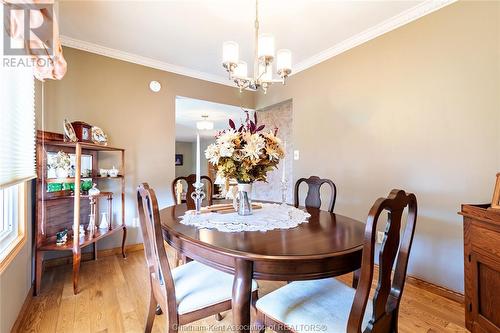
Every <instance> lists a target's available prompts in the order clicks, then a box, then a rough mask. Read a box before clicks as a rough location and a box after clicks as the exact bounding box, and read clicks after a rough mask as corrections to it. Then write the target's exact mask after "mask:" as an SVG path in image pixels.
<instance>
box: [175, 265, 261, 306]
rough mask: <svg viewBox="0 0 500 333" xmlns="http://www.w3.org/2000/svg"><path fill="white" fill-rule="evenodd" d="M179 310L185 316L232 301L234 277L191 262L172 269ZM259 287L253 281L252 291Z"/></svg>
mask: <svg viewBox="0 0 500 333" xmlns="http://www.w3.org/2000/svg"><path fill="white" fill-rule="evenodd" d="M172 277H173V279H174V285H175V297H176V298H177V310H178V312H179V314H184V313H188V312H192V311H195V310H199V309H202V308H205V307H207V306H210V305H214V304H217V303H220V302H223V301H226V300H230V299H231V297H232V290H233V279H234V276H233V275H231V274H228V273H224V272H221V271H219V270H216V269H214V268H211V267H208V266H206V265H203V264H201V263H199V262H196V261H191V262H189V263H187V264H184V265H181V266H179V267H176V268H174V269H172ZM257 288H258V285H257V282H256V281H255V280H252V291H255V290H257Z"/></svg>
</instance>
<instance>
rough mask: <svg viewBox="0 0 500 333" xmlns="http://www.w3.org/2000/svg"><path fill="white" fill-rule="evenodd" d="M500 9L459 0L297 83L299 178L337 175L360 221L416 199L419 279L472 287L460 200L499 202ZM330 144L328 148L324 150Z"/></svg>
mask: <svg viewBox="0 0 500 333" xmlns="http://www.w3.org/2000/svg"><path fill="white" fill-rule="evenodd" d="M499 22H500V2H488V3H486V2H466V3H464V2H459V3H456V4H453V5H450V6H448V7H445V8H444V9H441V10H439V11H437V12H435V13H433V14H430V15H428V16H425V17H423V18H421V19H419V20H417V21H415V22H413V23H410V24H408V25H406V26H404V27H401V28H399V29H397V30H395V31H393V32H390V33H388V34H386V35H383V36H381V37H379V38H377V39H375V40H372V41H370V42H368V43H366V44H363V45H361V46H359V47H356V48H354V49H352V50H350V51H348V52H345V53H343V54H341V55H339V56H337V57H334V58H332V59H330V60H328V61H325V62H323V63H321V64H319V65H317V66H314V67H312V68H310V69H308V70H306V71H304V72H301V73H298V74H297V75H295V76H293V77H291V79H290V80H289V82H288V83H287V85H286V86H284V87H272V88H271V89H270V90H269V92H268V93H267V95H259V96H258V99H257V103H256V104H257V105H256V107H257V108H261V107H264V106H267V105H271V104H274V103H277V102H280V101H283V100H286V99H290V98H292V99H293V108H294V122H293V124H294V127H293V133H294V144H295V147H296V148H295V149H299V150H300V155H301V158H300V160H299V161H296V162H295V164H294V176H295V177H296V178H298V177H301V176H307V175H311V174H316V175H320V176H323V177H329V178H332V179H333V180H334V181H335V182H336V184H337V186H338V190H339V196H338V201H337V206H336V211H337V212H338V213H341V214H346V215H350V216H353V217H356V218H358V219H363V220H364V219H365V218H366V214H367V212H368V210H369V208H370V206H371V205H372V203H373V202H374V200H375V199H376V198H377V197H380V196H383V195H387V194H388V192H389V191H390V190H391V189H392V188H403V189H405V190H408V191H411V192H414V193H415V194H416V195H417V197H418V202H419V217H418V225H417V231H416V236H415V242H414V246H413V251H412V254H411V258H410V267H409V272H410V274H412V275H414V276H418V277H422V278H424V279H426V280H428V281H430V282H434V283H437V284H439V285H443V286H447V287H449V288H451V289H454V290H458V291H461V290H463V252H462V251H463V241H462V223H461V217H460V216H458V215H457V211H459V209H460V204H461V203H467V202H469V203H470V202H473V203H474V202H488V201H490V200H491V194H492V187H493V178H494V175H495V173H496V172H497V171H499V170H500V158H499V156H500V155H499V154H500V144H499V143H500V134H499V133H500V32H499ZM320 147H321V148H320Z"/></svg>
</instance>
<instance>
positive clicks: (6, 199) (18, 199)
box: [0, 183, 27, 272]
mask: <svg viewBox="0 0 500 333" xmlns="http://www.w3.org/2000/svg"><path fill="white" fill-rule="evenodd" d="M26 204H27V202H26V183H21V184H17V185H12V186H9V187H6V188H4V189H0V272H2V271H3V269H4V268H5V267H7V265H8V264H9V263H10V261H11V260H12V259H13V258H14V256H15V255H16V254H17V252H18V250H19V249H20V248H21V247H22V246H23V245H24V242H25V241H26V223H27V220H26V215H27V214H26V208H27V207H26Z"/></svg>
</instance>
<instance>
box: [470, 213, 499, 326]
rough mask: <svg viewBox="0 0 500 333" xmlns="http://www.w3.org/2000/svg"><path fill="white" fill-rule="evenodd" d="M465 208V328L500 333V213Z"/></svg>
mask: <svg viewBox="0 0 500 333" xmlns="http://www.w3.org/2000/svg"><path fill="white" fill-rule="evenodd" d="M488 207H489V204H486V205H462V211H461V212H460V215H462V216H463V218H464V269H465V325H466V327H467V328H468V329H469V330H470V331H472V332H473V333H474V332H481V333H483V332H488V333H490V332H496V333H498V332H500V210H493V209H491V208H488Z"/></svg>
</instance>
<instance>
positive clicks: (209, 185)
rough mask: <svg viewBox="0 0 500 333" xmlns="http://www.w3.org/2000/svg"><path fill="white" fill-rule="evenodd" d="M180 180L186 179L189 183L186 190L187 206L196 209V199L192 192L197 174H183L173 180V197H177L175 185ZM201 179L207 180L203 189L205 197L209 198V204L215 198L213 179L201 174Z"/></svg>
mask: <svg viewBox="0 0 500 333" xmlns="http://www.w3.org/2000/svg"><path fill="white" fill-rule="evenodd" d="M179 180H181V181H185V182H186V183H187V192H186V206H187V208H188V209H195V206H194V200H193V198H191V193H193V192H194V183H195V182H196V175H195V174H190V175H189V176H187V177H185V176H181V177H177V178H175V179H174V181H173V182H172V196H173V198H175V197H176V192H175V185H176V184H177V182H178V181H179ZM200 180H201V181H202V182H203V181H205V186H204V188H203V191H204V192H205V199H206V200H207V202H208V204H209V205H211V204H212V200H213V188H214V185H213V182H212V179H211V178H210V177H208V176H201V177H200Z"/></svg>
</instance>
